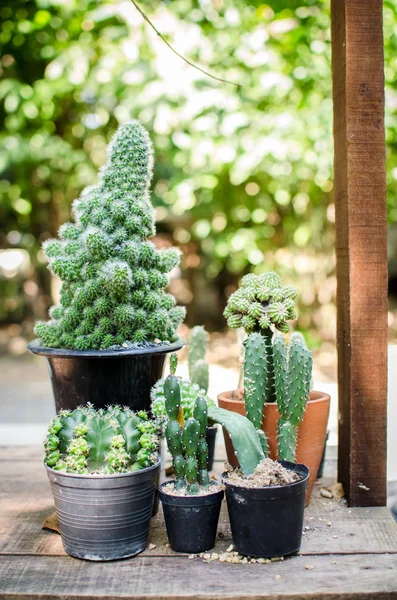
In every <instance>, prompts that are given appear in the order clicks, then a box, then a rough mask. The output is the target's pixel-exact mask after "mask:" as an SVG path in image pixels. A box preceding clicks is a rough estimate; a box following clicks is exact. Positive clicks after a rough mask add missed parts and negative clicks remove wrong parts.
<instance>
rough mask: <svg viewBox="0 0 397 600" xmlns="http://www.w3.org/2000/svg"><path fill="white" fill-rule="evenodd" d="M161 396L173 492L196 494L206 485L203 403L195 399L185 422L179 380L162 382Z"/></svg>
mask: <svg viewBox="0 0 397 600" xmlns="http://www.w3.org/2000/svg"><path fill="white" fill-rule="evenodd" d="M164 393H165V408H166V411H167V416H168V422H167V426H166V430H165V436H166V439H167V446H168V449H169V451H170V453H171V454H172V464H173V467H174V473H175V488H176V489H182V488H186V493H187V494H197V493H198V492H199V491H200V487H201V488H207V487H208V485H209V476H208V471H207V461H208V445H207V442H206V439H205V435H206V431H207V424H208V407H207V402H206V400H205V398H203V397H202V396H198V397H197V398H196V400H195V405H194V411H193V417H189V418H188V419H186V420H185V415H184V414H183V408H182V405H181V394H180V387H179V380H178V378H177V377H176V376H175V375H174V374H173V373H171V374H170V375H169V376H168V377H167V379H166V380H165V383H164Z"/></svg>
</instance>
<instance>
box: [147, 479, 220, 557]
mask: <svg viewBox="0 0 397 600" xmlns="http://www.w3.org/2000/svg"><path fill="white" fill-rule="evenodd" d="M168 484H169V482H166V483H163V485H162V486H161V487H160V490H159V496H160V500H161V502H162V505H163V512H164V519H165V525H166V528H167V535H168V540H169V543H170V546H171V548H172V549H173V550H175V551H176V552H186V553H195V552H204V551H205V550H210V549H211V548H213V547H214V545H215V537H216V530H217V527H218V520H219V513H220V510H221V504H222V499H223V489H222V488H220V489H219V491H218V492H215V493H213V494H207V495H205V496H172V495H171V494H167V493H165V492H164V491H163V490H164V486H166V485H168Z"/></svg>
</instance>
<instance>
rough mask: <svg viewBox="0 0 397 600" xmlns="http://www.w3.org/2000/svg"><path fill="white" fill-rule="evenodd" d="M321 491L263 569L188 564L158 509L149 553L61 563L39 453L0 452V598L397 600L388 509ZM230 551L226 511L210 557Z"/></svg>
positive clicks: (396, 533) (395, 545) (396, 546)
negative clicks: (281, 552)
mask: <svg viewBox="0 0 397 600" xmlns="http://www.w3.org/2000/svg"><path fill="white" fill-rule="evenodd" d="M221 466H222V461H221V460H218V461H217V462H216V464H215V471H218V472H220V470H221ZM334 472H335V460H333V459H332V458H331V459H330V460H328V461H327V464H326V475H327V476H328V477H326V478H325V479H324V480H322V482H321V485H330V484H331V483H332V480H333V479H332V474H333V473H334ZM321 485H320V484H317V485H316V486H315V489H314V492H313V498H312V500H311V502H310V505H309V507H308V508H307V509H306V512H305V528H304V536H303V542H302V547H301V550H300V553H299V555H298V556H294V557H292V558H286V559H285V560H283V561H275V562H272V563H270V564H231V563H220V562H218V561H214V562H206V561H205V560H204V559H202V558H199V557H198V558H194V559H189V558H188V557H187V556H186V555H183V554H182V555H181V554H177V553H175V552H173V551H172V550H171V549H170V548H169V547H168V546H167V536H166V532H165V526H164V522H163V518H162V514H161V512H160V514H159V515H158V516H157V517H155V518H154V519H153V521H152V527H151V535H150V543H151V544H152V546H151V548H152V549H151V550H146V551H145V552H143V553H142V554H140V555H139V556H137V557H135V558H132V559H125V560H121V561H117V562H111V563H92V562H87V561H82V560H78V559H74V558H71V557H69V556H67V555H66V554H65V552H64V550H63V547H62V542H61V538H60V536H59V535H58V534H56V533H53V532H51V531H45V530H43V529H42V523H43V520H44V519H45V517H47V516H48V515H49V514H50V513H51V512H52V511H53V510H54V507H53V500H52V496H51V491H50V486H49V483H48V480H47V476H46V473H45V470H44V468H43V465H42V455H41V449H40V448H37V447H33V448H29V447H23V448H21V447H10V448H4V447H3V448H0V599H1V600H19V599H21V600H22V599H23V600H33V599H34V600H39V599H44V598H45V599H46V600H48V599H53V598H54V599H56V598H63V599H64V600H75V599H76V600H77V599H81V598H83V599H85V600H87V599H94V598H95V599H98V600H99V599H105V598H106V599H112V600H113V599H116V598H123V599H129V598H131V599H134V600H137V599H138V598H139V599H146V598H156V599H158V600H166V599H167V600H168V599H176V598H178V599H184V598H186V599H187V598H195V599H198V600H200V599H201V598H203V599H204V598H205V599H210V598H214V599H215V598H227V599H235V600H239V599H243V598H249V599H251V600H253V599H256V598H266V599H274V600H276V599H277V600H281V599H283V600H285V599H293V600H299V599H302V600H303V599H310V600H312V599H314V598H321V599H323V598H326V599H329V600H340V599H342V598H343V599H345V598H357V600H358V599H360V600H366V599H367V598H368V599H369V598H371V599H372V598H374V599H375V598H376V600H383V599H386V598H387V599H388V600H390V599H391V598H393V599H394V598H396V599H397V524H396V523H395V522H394V521H393V518H392V516H391V514H390V512H389V511H388V509H387V508H348V507H347V506H346V505H345V504H344V502H343V501H341V500H337V499H328V498H324V497H322V496H321V495H320V487H321ZM230 544H231V535H230V528H229V523H228V518H227V510H226V507H225V506H224V507H223V509H222V513H221V519H220V524H219V529H218V537H217V543H216V546H215V549H214V550H213V552H217V553H218V554H220V553H222V552H225V550H226V548H227V547H228V546H229V545H230ZM153 546H155V547H153Z"/></svg>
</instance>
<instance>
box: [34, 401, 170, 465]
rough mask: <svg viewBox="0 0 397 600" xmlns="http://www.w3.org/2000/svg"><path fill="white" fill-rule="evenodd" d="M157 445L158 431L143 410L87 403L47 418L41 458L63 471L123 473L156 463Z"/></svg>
mask: <svg viewBox="0 0 397 600" xmlns="http://www.w3.org/2000/svg"><path fill="white" fill-rule="evenodd" d="M158 446H159V437H158V430H157V428H156V426H155V425H154V423H153V422H152V421H150V420H149V419H148V416H147V414H146V413H145V412H143V411H140V412H139V413H137V414H135V413H133V412H132V411H131V410H130V409H128V408H125V409H121V408H120V407H118V406H111V407H108V408H106V409H99V410H96V409H94V408H93V407H92V406H91V405H87V406H85V407H81V408H76V409H75V410H74V411H61V413H60V414H59V415H58V416H57V417H56V418H55V419H53V420H52V421H51V423H50V425H49V427H48V434H47V438H46V440H45V442H44V448H45V459H44V460H45V463H46V464H47V465H48V466H49V467H52V468H53V469H55V470H57V471H61V472H66V473H74V474H89V473H106V474H113V473H127V472H129V471H137V470H140V469H144V468H145V467H149V466H150V465H152V464H154V463H155V462H157V460H158Z"/></svg>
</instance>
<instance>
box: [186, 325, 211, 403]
mask: <svg viewBox="0 0 397 600" xmlns="http://www.w3.org/2000/svg"><path fill="white" fill-rule="evenodd" d="M207 339H208V334H207V332H206V331H205V329H204V327H202V326H201V325H198V326H197V327H193V329H192V331H191V333H190V340H189V347H188V364H189V378H190V380H191V381H192V383H196V384H197V385H198V386H200V388H201V389H203V390H204V392H205V393H207V391H208V384H209V369H208V364H207V362H206V360H205V352H206V346H207Z"/></svg>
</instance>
